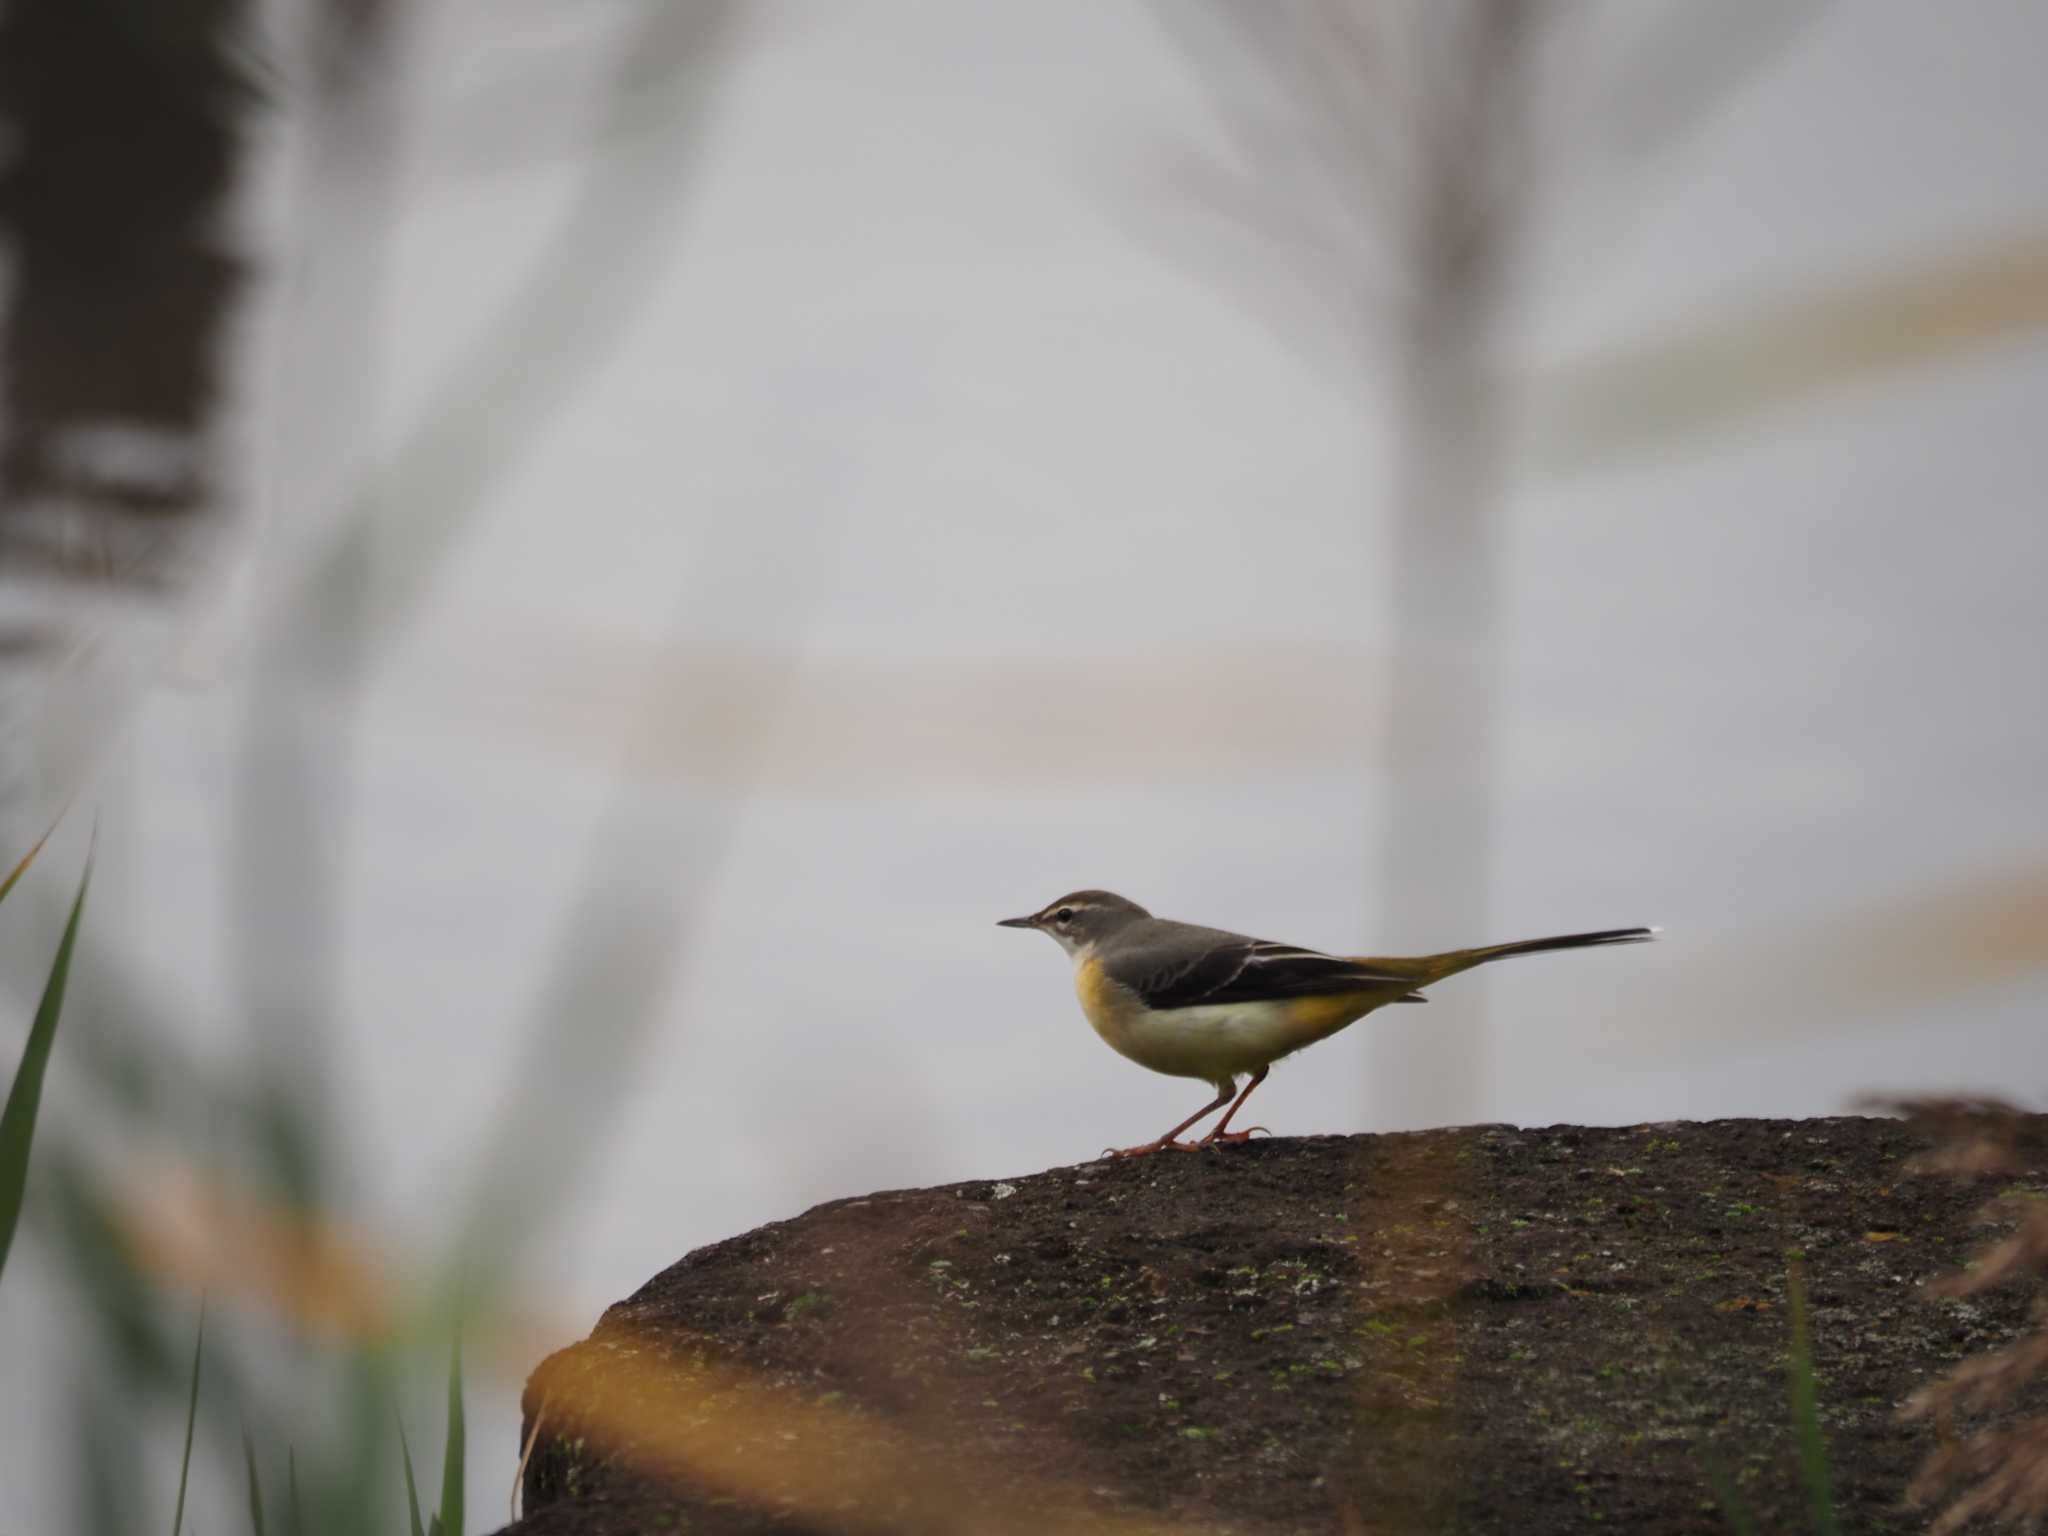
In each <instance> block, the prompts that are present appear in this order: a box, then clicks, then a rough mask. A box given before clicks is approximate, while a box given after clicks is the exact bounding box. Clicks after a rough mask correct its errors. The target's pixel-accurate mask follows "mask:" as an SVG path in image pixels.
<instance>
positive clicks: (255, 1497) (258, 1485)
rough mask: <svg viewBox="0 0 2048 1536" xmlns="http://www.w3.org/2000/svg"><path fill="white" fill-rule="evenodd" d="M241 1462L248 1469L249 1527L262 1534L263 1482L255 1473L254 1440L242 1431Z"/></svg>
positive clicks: (259, 1534) (258, 1535) (257, 1533)
mask: <svg viewBox="0 0 2048 1536" xmlns="http://www.w3.org/2000/svg"><path fill="white" fill-rule="evenodd" d="M242 1464H243V1465H244V1466H245V1467H247V1468H248V1469H249V1529H250V1530H251V1531H253V1532H254V1533H255V1536H263V1482H262V1479H260V1478H259V1477H257V1475H256V1442H255V1441H253V1440H251V1439H250V1438H249V1432H248V1431H247V1430H246V1429H245V1430H243V1431H242Z"/></svg>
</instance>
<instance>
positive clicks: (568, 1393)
mask: <svg viewBox="0 0 2048 1536" xmlns="http://www.w3.org/2000/svg"><path fill="white" fill-rule="evenodd" d="M1920 1145H1921V1143H1920V1142H1918V1141H1917V1140H1916V1138H1915V1137H1914V1136H1913V1134H1912V1133H1911V1132H1910V1131H1908V1130H1907V1129H1906V1127H1905V1126H1903V1125H1902V1124H1900V1123H1899V1122H1896V1121H1891V1120H1870V1119H1832V1120H1809V1121H1758V1120H1731V1121H1716V1122H1708V1123H1698V1124H1684V1123H1681V1124H1668V1125H1657V1126H1638V1127H1633V1128H1598V1127H1587V1126H1554V1127H1550V1128H1548V1129H1535V1130H1532V1129H1517V1128H1513V1127H1506V1126H1481V1127H1471V1128H1466V1129H1459V1130H1447V1131H1433V1132H1424V1133H1417V1134H1411V1135H1391V1136H1351V1137H1310V1138H1307V1139H1300V1140H1295V1139H1287V1140H1269V1141H1257V1142H1253V1143H1250V1144H1247V1145H1243V1146H1237V1147H1231V1148H1228V1149H1224V1150H1219V1151H1215V1152H1209V1153H1204V1154H1202V1155H1200V1156H1189V1155H1180V1154H1163V1155H1155V1156H1152V1157H1148V1158H1141V1159H1132V1160H1127V1161H1115V1162H1098V1163H1088V1164H1083V1165H1080V1166H1077V1167H1073V1168H1059V1169H1054V1170H1051V1171H1049V1172H1046V1173H1041V1174H1036V1175H1031V1176H1021V1177H1011V1178H1008V1179H1005V1180H1002V1181H1000V1182H997V1181H986V1180H984V1181H977V1182H974V1183H968V1184H957V1185H951V1186H947V1187H943V1188H938V1189H926V1190H908V1191H896V1192H890V1193H886V1194H877V1195H872V1196H869V1197H867V1198H865V1199H859V1200H840V1201H835V1202H833V1203H831V1204H829V1205H822V1206H819V1207H818V1208H816V1209H815V1210H812V1211H809V1212H807V1213H806V1214H804V1215H803V1216H800V1217H798V1218H797V1219H796V1220H794V1221H786V1222H779V1223H776V1224H774V1225H771V1226H767V1227H763V1228H761V1229H759V1230H758V1231H754V1232H750V1233H747V1234H746V1235H744V1236H742V1237H737V1238H733V1239H731V1240H729V1241H727V1242H723V1243H717V1244H714V1245H712V1246H711V1247H708V1248H704V1249H701V1250H699V1251H698V1252H696V1253H693V1254H691V1255H690V1256H689V1257H687V1258H685V1259H684V1260H682V1261H681V1262H680V1263H678V1264H676V1265H674V1266H673V1267H671V1268H670V1269H668V1270H666V1271H664V1272H663V1273H662V1274H660V1275H658V1276H656V1277H655V1278H654V1279H653V1280H651V1281H649V1282H648V1283H647V1284H646V1285H645V1286H643V1287H642V1288H641V1289H640V1290H639V1291H638V1292H637V1293H636V1294H635V1295H633V1296H632V1297H631V1298H629V1299H628V1300H626V1301H624V1302H621V1303H620V1304H618V1305H617V1306H615V1307H613V1308H611V1309H610V1310H609V1311H608V1312H606V1314H605V1316H604V1318H603V1320H602V1321H601V1322H600V1323H599V1325H598V1328H597V1330H596V1332H595V1333H594V1334H592V1336H591V1337H590V1339H588V1340H587V1341H585V1342H584V1343H582V1344H578V1345H576V1346H574V1347H572V1348H570V1349H567V1350H564V1351H561V1352H560V1353H558V1354H556V1355H554V1356H551V1357H550V1358H549V1359H548V1360H547V1361H545V1362H544V1363H543V1364H542V1365H541V1367H540V1368H539V1369H538V1370H537V1371H535V1372H534V1375H533V1377H532V1379H531V1381H530V1382H529V1383H528V1386H527V1390H526V1395H525V1410H526V1418H527V1426H528V1429H529V1431H530V1430H531V1428H532V1425H533V1421H534V1416H535V1414H536V1413H537V1412H538V1413H540V1414H541V1416H542V1422H541V1425H540V1434H539V1437H538V1439H537V1441H536V1443H535V1450H534V1454H533V1457H532V1460H531V1462H530V1463H529V1465H528V1467H527V1470H526V1474H525V1479H524V1495H525V1508H526V1510H527V1511H528V1514H527V1516H526V1518H525V1519H523V1520H522V1521H520V1522H519V1523H518V1524H517V1525H515V1526H513V1527H510V1528H509V1529H510V1531H513V1532H517V1533H519V1536H567V1533H572V1532H573V1533H607V1536H623V1533H629V1532H632V1533H637V1532H653V1531H671V1530H690V1531H699V1532H712V1533H735V1536H737V1533H750V1532H765V1531H825V1530H840V1529H847V1528H860V1529H865V1530H953V1529H994V1530H1000V1531H1008V1530H1015V1531H1019V1532H1023V1531H1038V1530H1044V1529H1047V1528H1049V1527H1051V1526H1054V1525H1057V1524H1061V1523H1064V1522H1076V1523H1078V1522H1079V1521H1080V1519H1081V1518H1082V1517H1084V1516H1085V1517H1093V1519H1094V1521H1095V1523H1097V1524H1098V1525H1102V1526H1106V1527H1109V1528H1117V1529H1122V1528H1126V1527H1128V1528H1130V1529H1133V1530H1135V1529H1138V1528H1140V1527H1146V1528H1151V1529H1163V1528H1165V1527H1167V1526H1172V1527H1174V1528H1177V1529H1187V1528H1192V1527H1197V1526H1202V1527H1208V1528H1212V1529H1227V1530H1232V1531H1240V1532H1268V1531H1272V1532H1279V1531H1334V1530H1346V1529H1350V1530H1371V1531H1379V1530H1441V1529H1451V1528H1456V1529H1459V1530H1461V1531H1473V1532H1481V1531H1499V1532H1514V1533H1517V1536H1542V1533H1546V1532H1583V1531H1585V1530H1586V1529H1587V1528H1588V1527H1589V1526H1591V1525H1593V1524H1596V1523H1597V1524H1603V1525H1605V1526H1607V1527H1608V1528H1610V1529H1617V1530H1630V1531H1634V1530H1656V1531H1660V1532H1662V1531H1698V1532H1703V1533H1706V1532H1711V1533H1715V1536H1723V1533H1725V1532H1726V1531H1727V1530H1729V1529H1730V1528H1731V1527H1730V1523H1729V1521H1728V1519H1727V1517H1726V1516H1725V1515H1724V1514H1723V1512H1722V1511H1721V1509H1720V1507H1719V1506H1718V1504H1717V1503H1716V1500H1715V1495H1714V1492H1713V1490H1712V1487H1711V1486H1710V1481H1709V1472H1710V1469H1718V1472H1719V1475H1721V1476H1724V1477H1725V1478H1726V1479H1728V1480H1729V1481H1730V1482H1732V1483H1733V1484H1734V1485H1735V1486H1736V1487H1737V1488H1738V1489H1739V1493H1740V1497H1741V1498H1742V1500H1743V1502H1744V1503H1745V1504H1746V1506H1747V1507H1748V1509H1749V1511H1750V1514H1751V1517H1752V1518H1753V1519H1754V1520H1755V1522H1756V1524H1757V1526H1758V1527H1759V1528H1760V1529H1763V1530H1774V1531H1775V1530H1803V1529H1809V1528H1811V1521H1810V1516H1809V1514H1808V1512H1807V1504H1806V1493H1805V1490H1804V1486H1803V1484H1802V1482H1801V1478H1800V1472H1799V1461H1798V1437H1797V1435H1796V1432H1795V1429H1794V1419H1793V1414H1792V1410H1791V1407H1790V1404H1789V1399H1788V1388H1787V1366H1786V1360H1787V1349H1788V1341H1789V1335H1790V1309H1789V1306H1788V1275H1789V1274H1790V1272H1791V1270H1792V1269H1793V1267H1794V1266H1795V1265H1796V1266H1797V1267H1798V1268H1799V1270H1800V1271H1801V1272H1802V1273H1803V1276H1804V1281H1805V1286H1806V1289H1807V1292H1808V1296H1809V1308H1808V1310H1809V1322H1810V1331H1811V1335H1812V1340H1813V1359H1814V1370H1815V1374H1816V1377H1817V1390H1818V1396H1819V1404H1820V1417H1821V1422H1822V1426H1823V1429H1824V1431H1825V1433H1826V1435H1827V1437H1828V1440H1829V1448H1830V1466H1831V1473H1832V1479H1833V1485H1834V1490H1835V1502H1836V1509H1837V1513H1838V1517H1839V1519H1840V1523H1841V1525H1842V1527H1843V1528H1844V1529H1854V1530H1858V1531H1886V1530H1921V1529H1924V1528H1925V1526H1926V1524H1927V1518H1926V1516H1925V1515H1922V1514H1917V1513H1912V1512H1908V1511H1906V1510H1904V1509H1903V1508H1902V1506H1901V1503H1900V1499H1901V1494H1902V1490H1903V1488H1904V1486H1905V1483H1906V1480H1907V1479H1908V1477H1909V1476H1910V1474H1911V1472H1912V1470H1913V1467H1914V1466H1915V1464H1916V1463H1917V1462H1918V1461H1919V1459H1920V1457H1921V1456H1922V1455H1923V1454H1924V1453H1925V1452H1926V1450H1927V1449H1928V1448H1929V1446H1930V1445H1931V1443H1932V1438H1933V1432H1932V1430H1931V1429H1930V1428H1929V1427H1927V1426H1925V1425H1921V1424H1912V1425H1907V1424H1902V1423H1901V1422H1900V1421H1899V1420H1898V1418H1897V1414H1896V1409H1897V1405H1898V1404H1899V1402H1900V1401H1901V1400H1902V1399H1903V1398H1904V1397H1905V1396H1906V1394H1907V1393H1908V1392H1910V1391H1911V1390H1912V1389H1913V1388H1914V1387H1916V1386H1917V1385H1919V1384H1920V1383H1922V1382H1924V1381H1926V1380H1927V1379H1928V1378H1929V1377H1931V1376H1932V1375H1934V1374H1936V1373H1937V1372H1939V1371H1941V1370H1943V1369H1944V1368H1946V1367H1948V1366H1949V1365H1951V1364H1953V1363H1954V1362H1955V1361H1957V1360H1958V1359H1960V1358H1962V1357H1963V1356H1964V1355H1966V1354H1971V1353H1975V1352H1978V1351H1980V1350H1983V1349H1985V1348H1987V1347H1990V1346H1993V1345H1996V1344H1999V1343H2002V1342H2005V1341H2007V1340H2009V1339H2011V1338H2012V1337H2014V1336H2015V1335H2016V1334H2017V1333H2018V1332H2019V1331H2020V1330H2021V1329H2022V1328H2023V1326H2024V1325H2025V1314H2026V1304H2027V1297H2026V1296H2024V1295H2022V1294H2018V1293H2014V1294H2009V1295H1996V1294H1994V1295H1987V1296H1980V1297H1976V1298H1973V1299H1972V1300H1971V1301H1969V1302H1967V1303H1966V1302H1954V1301H1944V1302H1936V1301H1931V1300H1928V1299H1926V1298H1925V1297H1924V1296H1923V1294H1922V1292H1921V1286H1922V1284H1923V1282H1924V1281H1926V1280H1928V1279H1929V1278H1931V1277H1933V1276H1935V1275H1937V1274H1940V1273H1942V1272H1945V1271H1948V1270H1952V1269H1955V1268H1957V1267H1959V1266H1960V1265H1961V1263H1962V1261H1963V1259H1964V1257H1965V1255H1966V1254H1967V1253H1968V1252H1969V1251H1970V1250H1971V1249H1972V1248H1973V1247H1974V1246H1975V1245H1976V1244H1977V1243H1978V1242H1980V1241H1981V1240H1982V1239H1983V1238H1984V1236H1985V1235H1986V1234H1985V1233H1984V1232H1983V1231H1981V1230H1980V1229H1979V1228H1977V1227H1976V1225H1975V1216H1976V1213H1977V1211H1978V1210H1979V1208H1980V1207H1981V1205H1982V1204H1983V1201H1984V1199H1985V1198H1986V1197H1987V1195H1988V1194H1989V1193H1991V1192H1992V1191H1993V1190H1995V1189H1997V1188H2000V1187H2004V1186H2007V1185H2009V1184H2011V1183H2012V1182H2013V1181H2012V1180H2011V1179H2010V1178H2003V1179H1979V1180H1974V1181H1971V1180H1953V1179H1947V1178H1936V1177H1929V1176H1914V1175H1908V1174H1905V1173H1904V1172H1903V1171H1902V1168H1901V1164H1902V1163H1903V1161H1904V1160H1905V1158H1906V1157H1907V1156H1909V1155H1910V1154H1911V1153H1912V1152H1914V1151H1916V1150H1918V1149H1919V1147H1920Z"/></svg>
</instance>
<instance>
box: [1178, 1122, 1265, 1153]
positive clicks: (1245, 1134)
mask: <svg viewBox="0 0 2048 1536" xmlns="http://www.w3.org/2000/svg"><path fill="white" fill-rule="evenodd" d="M1260 1131H1264V1132H1265V1133H1266V1134H1267V1135H1268V1136H1270V1135H1272V1134H1273V1133H1272V1131H1270V1130H1268V1129H1267V1128H1266V1127H1265V1126H1263V1125H1255V1126H1253V1127H1252V1128H1251V1129H1250V1130H1248V1131H1211V1132H1210V1133H1209V1134H1208V1135H1206V1136H1204V1137H1203V1138H1202V1139H1201V1140H1200V1141H1198V1142H1196V1143H1195V1150H1196V1151H1198V1152H1199V1151H1200V1150H1201V1149H1202V1148H1203V1147H1206V1146H1208V1145H1210V1144H1211V1143H1212V1142H1219V1141H1221V1142H1232V1141H1250V1140H1251V1139H1252V1137H1253V1135H1254V1134H1256V1133H1257V1132H1260Z"/></svg>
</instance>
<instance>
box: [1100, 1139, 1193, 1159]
mask: <svg viewBox="0 0 2048 1536" xmlns="http://www.w3.org/2000/svg"><path fill="white" fill-rule="evenodd" d="M1206 1145H1207V1143H1206V1142H1200V1141H1168V1140H1167V1139H1166V1138H1165V1137H1163V1136H1162V1137H1160V1138H1159V1140H1157V1141H1148V1142H1144V1143H1142V1144H1141V1145H1139V1146H1135V1147H1104V1148H1103V1149H1102V1155H1103V1156H1104V1157H1143V1156H1144V1155H1145V1154H1146V1153H1147V1152H1163V1151H1165V1150H1166V1149H1167V1148H1168V1147H1171V1148H1173V1150H1174V1151H1176V1152H1199V1151H1201V1150H1202V1148H1203V1147H1204V1146H1206Z"/></svg>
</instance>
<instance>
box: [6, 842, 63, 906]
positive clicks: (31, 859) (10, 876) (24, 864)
mask: <svg viewBox="0 0 2048 1536" xmlns="http://www.w3.org/2000/svg"><path fill="white" fill-rule="evenodd" d="M56 830H57V828H56V826H55V824H54V823H53V824H52V825H51V827H50V832H54V831H56ZM50 832H45V833H44V834H43V835H42V836H41V837H39V838H37V839H36V841H35V846H34V847H32V848H30V849H29V851H28V852H27V853H24V854H23V855H22V856H21V862H20V863H19V864H17V865H15V866H14V868H12V869H10V870H9V871H7V878H6V879H5V880H0V901H5V900H6V899H7V893H8V892H9V891H11V890H13V889H14V882H15V881H17V880H19V879H20V878H21V877H22V876H23V875H24V874H26V873H27V872H28V867H29V865H31V864H33V863H35V861H36V855H37V854H39V853H41V852H42V851H43V844H45V843H47V842H48V841H49V840H50Z"/></svg>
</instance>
